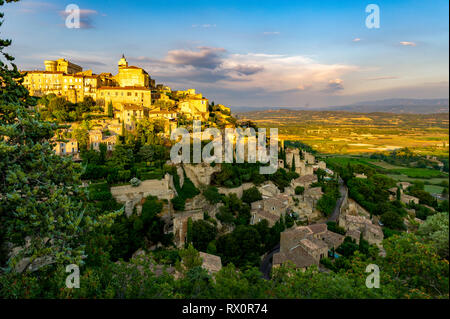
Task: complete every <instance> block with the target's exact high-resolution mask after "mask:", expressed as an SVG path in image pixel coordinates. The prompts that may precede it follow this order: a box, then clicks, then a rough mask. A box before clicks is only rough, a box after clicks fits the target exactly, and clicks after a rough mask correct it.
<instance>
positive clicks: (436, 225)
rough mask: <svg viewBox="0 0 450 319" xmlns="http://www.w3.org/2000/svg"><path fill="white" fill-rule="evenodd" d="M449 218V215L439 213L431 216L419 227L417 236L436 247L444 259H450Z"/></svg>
mask: <svg viewBox="0 0 450 319" xmlns="http://www.w3.org/2000/svg"><path fill="white" fill-rule="evenodd" d="M448 224H449V218H448V213H438V214H436V215H433V216H429V217H428V218H427V220H426V221H425V222H424V223H423V224H421V225H420V226H419V230H418V231H417V234H418V235H419V236H422V237H423V238H424V240H425V241H426V242H428V243H430V244H431V245H433V246H434V247H436V249H437V252H438V253H439V255H440V256H441V257H442V258H447V259H448V256H449V254H448V250H449V248H448V247H449V228H448Z"/></svg>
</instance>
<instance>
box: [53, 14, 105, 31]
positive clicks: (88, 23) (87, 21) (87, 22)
mask: <svg viewBox="0 0 450 319" xmlns="http://www.w3.org/2000/svg"><path fill="white" fill-rule="evenodd" d="M59 14H60V15H61V16H62V17H63V18H64V19H66V18H67V17H68V16H69V15H70V14H71V12H66V11H60V12H59ZM98 14H99V13H98V12H97V11H96V10H92V9H80V28H81V29H92V28H94V23H93V18H92V17H93V16H94V15H98ZM102 16H103V15H102Z"/></svg>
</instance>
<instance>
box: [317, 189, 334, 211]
mask: <svg viewBox="0 0 450 319" xmlns="http://www.w3.org/2000/svg"><path fill="white" fill-rule="evenodd" d="M335 206H336V198H334V197H333V196H331V195H329V194H325V195H323V196H322V197H321V198H320V199H319V200H318V201H317V209H318V210H319V211H321V212H322V213H324V214H325V216H330V215H331V214H332V213H333V210H334V207H335Z"/></svg>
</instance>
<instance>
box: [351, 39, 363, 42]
mask: <svg viewBox="0 0 450 319" xmlns="http://www.w3.org/2000/svg"><path fill="white" fill-rule="evenodd" d="M352 41H353V42H359V41H361V39H360V38H354V39H353V40H352Z"/></svg>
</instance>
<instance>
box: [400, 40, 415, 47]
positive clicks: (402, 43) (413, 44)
mask: <svg viewBox="0 0 450 319" xmlns="http://www.w3.org/2000/svg"><path fill="white" fill-rule="evenodd" d="M400 44H401V45H403V46H409V47H415V46H416V44H415V43H414V42H409V41H401V42H400Z"/></svg>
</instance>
